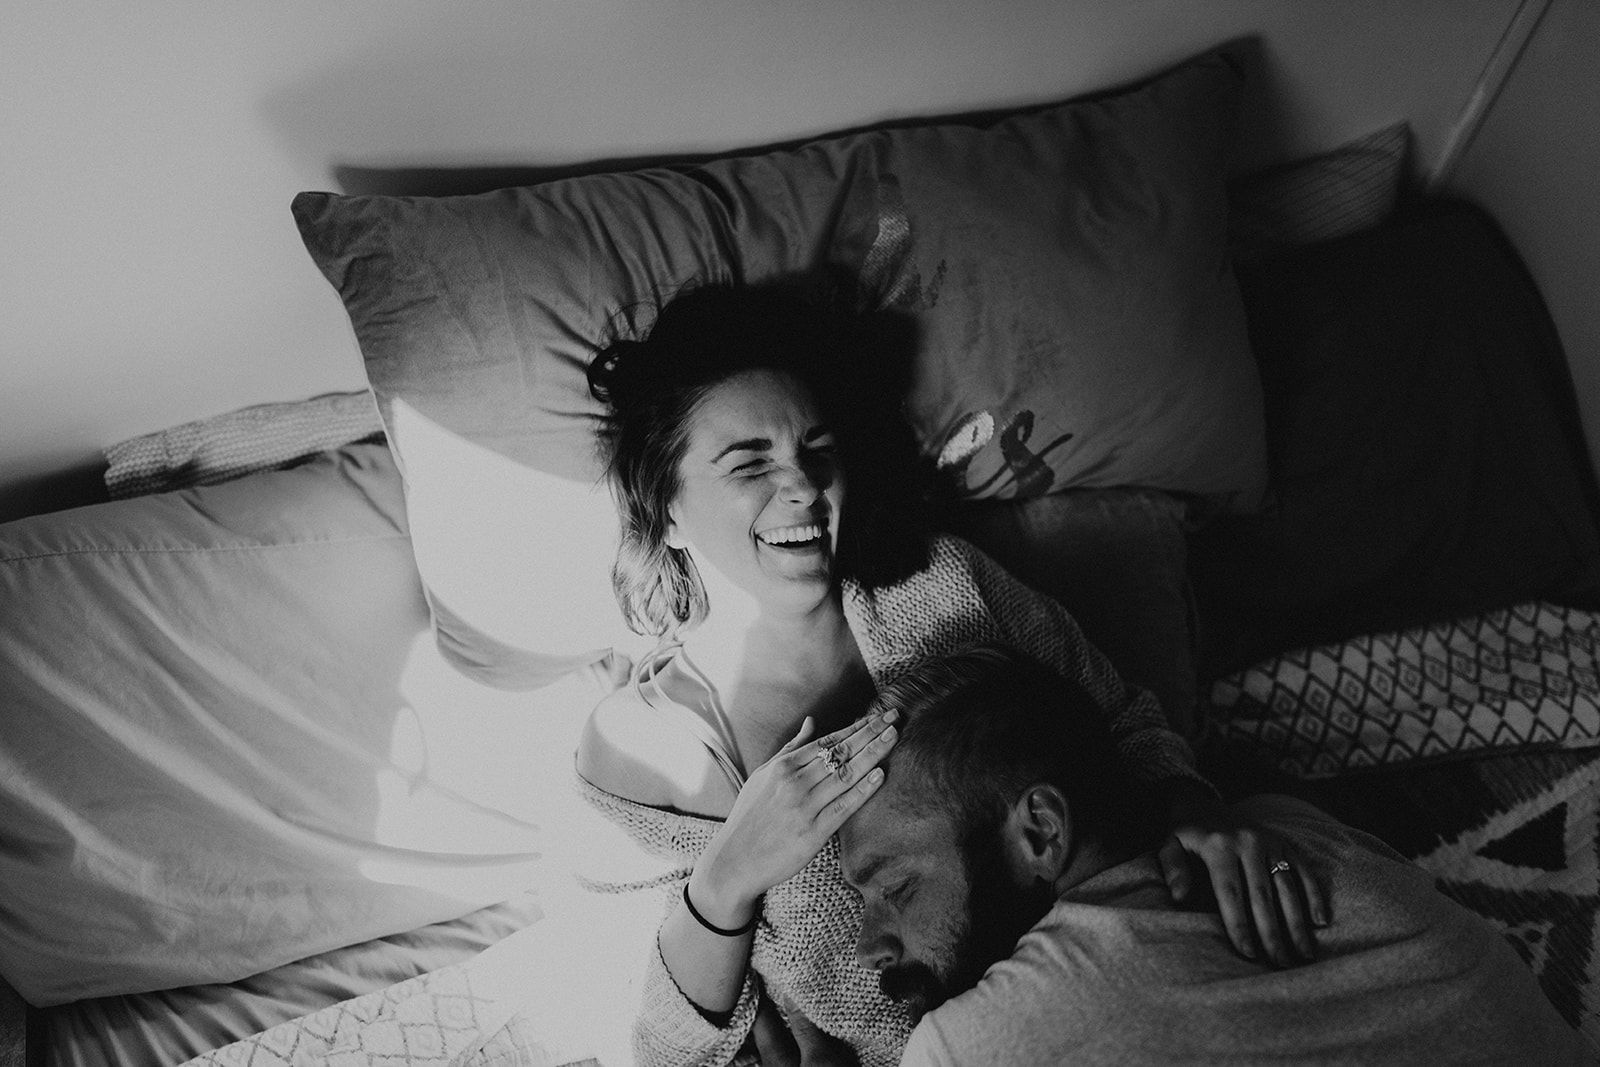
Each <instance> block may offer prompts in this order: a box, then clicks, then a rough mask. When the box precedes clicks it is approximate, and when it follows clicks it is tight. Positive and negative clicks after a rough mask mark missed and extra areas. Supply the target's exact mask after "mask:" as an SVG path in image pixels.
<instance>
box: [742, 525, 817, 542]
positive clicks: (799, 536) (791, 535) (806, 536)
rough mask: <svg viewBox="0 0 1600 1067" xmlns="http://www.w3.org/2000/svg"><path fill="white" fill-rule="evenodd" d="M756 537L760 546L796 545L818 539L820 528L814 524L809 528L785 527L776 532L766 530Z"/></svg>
mask: <svg viewBox="0 0 1600 1067" xmlns="http://www.w3.org/2000/svg"><path fill="white" fill-rule="evenodd" d="M756 536H757V537H758V538H760V540H761V543H762V544H767V545H798V544H805V543H806V542H808V541H815V540H817V539H818V538H820V537H821V536H822V527H821V526H819V525H817V524H815V523H812V524H811V525H809V526H785V527H782V528H781V529H777V530H767V531H765V532H763V533H759V534H756Z"/></svg>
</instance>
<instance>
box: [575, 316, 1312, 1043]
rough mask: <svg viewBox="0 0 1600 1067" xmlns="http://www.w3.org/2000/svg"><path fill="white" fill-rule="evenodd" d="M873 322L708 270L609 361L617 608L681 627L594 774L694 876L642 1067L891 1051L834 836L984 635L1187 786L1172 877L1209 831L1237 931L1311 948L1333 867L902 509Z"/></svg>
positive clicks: (1142, 699) (898, 450)
mask: <svg viewBox="0 0 1600 1067" xmlns="http://www.w3.org/2000/svg"><path fill="white" fill-rule="evenodd" d="M863 321H864V320H862V319H860V318H858V317H855V316H851V315H847V314H843V313H840V312H837V311H834V310H831V309H830V308H829V307H828V306H827V305H824V304H816V303H812V302H811V301H808V300H806V299H804V298H803V297H801V296H799V295H798V294H796V293H794V292H793V291H791V290H789V289H787V288H784V287H780V286H762V287H750V288H742V289H741V288H735V287H707V288H703V289H699V290H695V291H692V292H690V293H688V294H686V295H683V296H680V297H678V298H676V299H674V300H673V301H671V302H670V303H669V304H668V305H667V306H666V307H665V308H663V309H662V311H661V313H660V315H659V317H658V318H657V320H656V322H655V324H654V325H653V327H652V328H651V330H650V334H649V336H648V338H647V340H645V341H641V342H619V343H617V344H614V345H612V346H610V347H609V348H607V349H606V350H605V351H603V352H602V353H601V354H600V355H599V356H598V357H597V358H596V360H595V362H594V363H593V364H592V365H591V367H590V383H591V388H592V389H593V391H594V392H595V395H596V396H597V397H598V398H599V399H601V400H602V401H603V402H605V403H606V404H607V406H608V408H609V419H608V423H607V427H606V432H605V434H604V436H603V446H604V452H605V456H606V459H607V464H608V466H607V471H608V477H609V479H610V482H611V486H612V489H613V492H614V494H615V495H616V498H617V500H618V505H619V510H620V512H621V518H622V527H623V531H622V542H621V549H620V552H619V557H618V562H617V566H616V569H615V571H614V574H613V577H614V583H615V586H616V590H617V595H618V601H619V603H620V605H621V607H622V610H623V613H624V615H625V616H626V618H627V620H628V623H629V625H630V626H631V627H633V628H634V629H635V630H637V631H639V632H641V633H647V634H654V635H659V637H660V638H661V641H660V644H659V645H658V647H657V649H656V651H655V652H654V653H652V654H651V655H650V656H649V657H647V658H646V659H645V660H644V662H642V663H641V664H640V665H639V666H638V668H637V670H636V672H635V675H634V680H633V682H632V684H630V685H628V686H624V687H623V688H622V689H619V690H618V691H617V692H616V693H614V694H612V695H611V696H610V697H608V698H607V699H606V700H604V701H602V702H601V704H600V705H599V706H597V707H596V709H595V711H594V713H593V715H592V716H591V717H590V720H589V722H588V724H587V726H586V728H585V731H584V734H583V738H582V741H581V742H580V746H579V750H578V756H577V769H578V774H579V779H580V790H581V791H582V792H583V794H584V796H585V798H586V799H587V800H588V801H589V802H590V803H591V804H593V805H594V806H595V807H596V808H598V809H599V810H600V811H601V812H602V813H604V814H605V815H607V816H608V817H609V818H611V819H612V820H613V821H615V822H617V823H618V824H620V825H622V826H624V827H625V828H626V829H628V830H629V832H630V833H631V834H632V835H633V836H634V838H635V839H636V840H637V841H638V842H639V843H640V844H641V845H642V846H643V847H644V848H646V849H647V850H650V851H652V852H653V853H654V854H656V855H657V856H659V857H660V858H661V859H662V860H663V861H665V862H666V863H667V865H668V867H669V870H668V872H667V873H666V874H664V875H663V876H662V878H661V879H658V880H657V881H658V882H662V881H664V882H666V883H669V884H672V885H673V886H674V888H676V887H677V885H678V883H679V882H681V883H682V888H681V891H678V892H677V895H676V897H675V898H674V900H673V902H672V904H671V905H670V907H669V910H668V912H667V915H666V917H665V919H664V921H663V922H662V925H661V927H660V931H659V935H658V939H657V951H656V952H655V953H654V954H653V955H652V957H651V961H650V964H649V970H648V973H647V976H646V979H645V993H644V1005H643V1008H642V1013H641V1017H640V1020H639V1023H638V1026H637V1028H636V1034H635V1045H636V1052H637V1054H638V1056H639V1059H640V1062H641V1063H663V1064H665V1063H672V1064H685V1063H705V1064H716V1065H720V1064H723V1063H728V1062H731V1061H732V1060H733V1059H734V1057H735V1056H736V1055H737V1053H738V1052H739V1051H740V1049H741V1047H742V1046H744V1045H745V1043H746V1040H747V1039H749V1040H750V1041H751V1042H752V1043H753V1044H754V1045H755V1046H756V1047H757V1049H758V1050H759V1052H760V1053H761V1054H762V1057H763V1059H765V1060H770V1061H774V1062H781V1061H783V1060H784V1059H786V1058H792V1057H793V1056H795V1055H796V1054H799V1055H803V1056H805V1057H807V1058H814V1059H816V1060H817V1061H819V1062H820V1061H822V1060H823V1059H824V1058H826V1056H827V1055H828V1054H830V1052H832V1051H836V1049H835V1048H834V1047H833V1046H832V1045H831V1042H832V1041H842V1042H843V1043H844V1044H845V1045H847V1046H848V1047H849V1048H850V1049H851V1050H852V1051H853V1052H854V1053H855V1054H856V1056H857V1057H858V1058H859V1061H860V1062H861V1063H862V1064H863V1065H865V1067H870V1065H873V1064H878V1063H883V1064H891V1063H895V1062H897V1061H898V1058H899V1052H900V1049H901V1047H902V1046H903V1044H904V1041H905V1038H906V1035H907V1034H908V1032H909V1028H910V1025H911V1020H910V1019H909V1018H908V1017H907V1016H906V1014H905V1013H904V1011H903V1010H902V1009H901V1008H900V1007H899V1006H898V1005H896V1004H894V1003H893V1002H890V1001H889V1000H888V999H887V998H885V997H884V996H883V995H882V993H881V991H880V990H879V989H878V988H877V986H876V981H875V979H874V977H873V976H872V975H871V974H870V973H868V972H866V971H865V970H863V969H861V968H860V967H859V966H858V965H857V964H856V963H855V961H854V952H853V943H854V936H855V929H856V926H857V925H858V924H859V917H860V912H859V901H858V900H857V899H856V898H855V896H854V894H853V893H852V892H851V891H850V890H849V889H848V888H847V887H846V886H845V884H844V882H843V880H842V878H841V877H840V875H839V871H838V859H837V845H836V844H835V843H834V842H833V840H832V838H833V834H834V831H835V830H837V829H838V827H839V826H840V825H841V824H842V823H843V821H844V820H845V819H846V818H847V817H848V816H849V815H850V813H851V812H852V811H854V810H855V808H856V807H858V806H859V805H860V803H861V802H862V801H864V800H865V798H866V797H867V796H869V795H870V793H871V791H872V790H873V789H874V788H876V786H877V783H878V780H879V778H880V777H881V776H880V775H875V774H874V772H873V767H874V765H875V764H876V763H877V762H878V761H879V760H880V759H882V757H883V755H884V754H885V753H886V752H887V751H888V750H889V748H890V747H891V746H892V745H893V742H894V727H893V723H892V722H888V721H885V720H883V719H882V718H870V719H867V720H864V721H862V722H856V721H855V720H856V717H857V716H858V715H859V714H860V713H861V711H862V710H863V709H864V708H865V707H866V705H867V703H868V701H869V700H870V698H871V696H872V693H873V692H874V689H875V686H877V685H880V684H882V683H883V682H884V681H886V680H888V679H889V678H891V677H893V676H894V675H895V674H896V673H898V672H899V671H901V670H903V669H905V668H906V667H908V666H910V665H912V664H913V663H916V662H918V661H920V660H921V659H923V658H925V657H926V656H929V655H934V654H938V653H940V652H944V651H949V650H953V649H954V648H956V647H959V646H961V645H965V644H969V643H971V642H974V641H978V640H986V639H987V640H994V639H998V640H1005V641H1009V642H1011V643H1013V644H1015V645H1017V646H1019V647H1021V648H1023V649H1026V650H1027V651H1029V652H1030V653H1032V654H1033V655H1034V656H1036V657H1037V658H1040V659H1042V660H1044V661H1045V662H1046V663H1048V664H1049V665H1050V666H1052V667H1053V668H1054V669H1056V670H1057V671H1059V672H1061V673H1063V674H1065V675H1068V676H1070V677H1072V678H1074V679H1076V680H1077V681H1079V682H1080V683H1081V684H1083V685H1084V686H1085V688H1087V689H1088V690H1089V691H1090V692H1091V693H1092V694H1093V695H1094V696H1095V697H1096V699H1097V701H1098V703H1099V704H1100V705H1101V706H1102V707H1103V708H1105V709H1106V711H1107V714H1108V717H1109V719H1110V724H1111V727H1112V730H1113V732H1114V734H1115V736H1116V737H1117V739H1118V748H1119V750H1120V751H1121V752H1122V753H1123V755H1124V756H1126V757H1127V758H1128V759H1129V762H1130V763H1131V764H1133V765H1135V766H1136V767H1137V768H1138V769H1139V770H1140V772H1141V773H1142V775H1143V776H1144V777H1145V778H1146V779H1148V780H1149V781H1150V782H1151V783H1152V785H1153V787H1155V788H1160V789H1162V790H1164V791H1165V793H1166V795H1167V796H1168V797H1169V799H1170V801H1171V804H1172V811H1173V818H1172V825H1173V829H1174V833H1175V835H1176V836H1175V837H1174V839H1173V840H1171V841H1169V843H1168V848H1167V850H1166V851H1165V852H1164V859H1165V861H1166V863H1167V867H1168V870H1169V881H1170V883H1171V884H1172V887H1173V891H1174V895H1175V896H1179V897H1182V896H1186V895H1188V894H1189V893H1190V891H1191V888H1192V887H1191V885H1190V884H1189V883H1190V874H1189V869H1188V858H1187V855H1186V850H1187V851H1190V852H1193V853H1195V854H1196V855H1198V856H1199V857H1200V858H1201V859H1202V860H1203V861H1204V863H1205V865H1206V867H1207V869H1208V871H1209V872H1210V875H1211V888H1212V890H1213V892H1214V893H1215V895H1216V898H1217V900H1218V904H1219V908H1220V910H1221V911H1222V913H1223V916H1224V920H1225V923H1226V925H1227V927H1228V930H1229V934H1230V937H1231V938H1232V939H1233V941H1234V943H1235V944H1236V945H1237V946H1238V947H1239V949H1240V951H1243V952H1245V953H1246V954H1253V953H1255V952H1257V951H1263V950H1264V951H1266V952H1267V953H1268V954H1269V955H1270V956H1271V957H1272V958H1273V959H1275V960H1278V961H1281V962H1289V961H1290V960H1291V959H1292V958H1294V955H1295V954H1296V953H1298V954H1300V955H1302V956H1308V955H1309V954H1310V952H1311V951H1312V945H1311V941H1310V936H1311V935H1310V932H1309V927H1310V925H1311V924H1312V922H1313V920H1315V921H1317V922H1320V921H1321V920H1323V919H1324V918H1325V915H1324V914H1323V913H1324V911H1325V907H1324V904H1323V899H1322V895H1321V888H1320V886H1319V885H1318V883H1317V882H1316V881H1315V880H1314V879H1312V878H1310V877H1308V876H1307V874H1306V873H1305V872H1301V871H1299V870H1298V868H1296V867H1295V866H1294V862H1293V860H1294V854H1293V848H1292V845H1291V844H1290V843H1289V842H1286V841H1282V840H1279V839H1277V838H1275V837H1272V836H1270V835H1268V834H1265V833H1263V832H1261V831H1258V830H1256V829H1253V828H1250V827H1240V826H1237V825H1234V824H1233V823H1232V822H1230V821H1229V819H1228V817H1227V816H1226V815H1225V813H1224V809H1223V808H1222V806H1221V805H1220V803H1219V801H1218V799H1217V797H1216V795H1215V793H1214V792H1213V791H1211V790H1210V788H1209V786H1207V785H1206V784H1205V783H1204V782H1203V781H1202V780H1201V779H1199V778H1198V776H1197V775H1196V773H1195V771H1194V769H1193V764H1192V755H1191V754H1190V752H1189V750H1188V748H1187V746H1186V745H1185V743H1184V742H1183V741H1182V739H1181V738H1179V737H1178V736H1177V735H1176V734H1175V733H1173V732H1172V730H1171V729H1170V728H1169V727H1168V725H1167V723H1166V720H1165V718H1164V717H1163V716H1162V714H1161V712H1160V709H1159V708H1158V707H1157V705H1156V704H1155V701H1154V699H1153V698H1151V697H1150V696H1149V694H1147V693H1144V692H1143V691H1140V690H1136V689H1133V688H1131V687H1129V686H1126V685H1125V684H1124V683H1123V682H1122V681H1121V679H1120V678H1119V677H1118V676H1117V674H1116V672H1115V670H1114V669H1113V668H1112V667H1111V665H1110V664H1109V663H1108V662H1107V661H1106V660H1105V658H1104V657H1103V656H1101V655H1100V654H1099V653H1098V652H1097V651H1096V650H1095V649H1094V648H1093V647H1092V646H1090V645H1089V644H1088V643H1087V641H1085V640H1084V638H1083V636H1082V634H1081V633H1080V631H1079V630H1078V627H1077V625H1076V624H1075V623H1074V622H1073V621H1072V619H1071V617H1070V616H1069V615H1068V614H1067V613H1066V612H1065V611H1064V610H1063V609H1062V608H1061V607H1060V606H1059V605H1057V604H1056V603H1055V602H1053V601H1051V600H1050V599H1049V598H1047V597H1043V596H1041V595H1039V594H1036V593H1034V592H1032V591H1031V590H1028V589H1026V588H1025V587H1023V586H1022V585H1020V584H1019V583H1017V582H1016V581H1015V580H1013V579H1012V578H1010V577H1009V575H1007V574H1006V573H1005V572H1004V571H1002V570H1001V569H1000V568H999V567H998V566H996V565H995V564H994V563H993V562H992V561H990V560H988V559H987V557H985V556H983V555H982V553H980V552H978V551H977V550H976V549H975V548H973V547H972V546H970V545H968V544H966V543H964V542H961V541H959V540H957V539H955V538H950V537H934V538H930V539H920V538H910V537H905V536H901V535H902V534H904V533H905V531H904V530H903V529H902V530H898V531H897V530H896V529H895V527H896V522H897V520H900V519H903V518H904V517H905V510H904V507H903V505H904V503H905V502H906V501H907V500H909V499H910V494H908V493H907V492H905V490H906V489H907V488H908V487H909V486H910V485H911V483H912V479H911V478H910V471H909V470H908V469H906V468H904V466H903V462H898V463H897V462H884V460H885V457H886V455H887V456H888V458H889V459H890V460H892V461H903V460H904V459H905V458H906V456H907V445H906V442H907V441H908V440H909V438H908V437H907V436H906V435H905V434H904V433H902V432H899V431H901V430H903V424H896V422H895V420H894V418H893V416H892V412H893V408H892V406H886V405H887V403H888V402H889V401H890V399H891V397H892V396H893V395H897V394H896V390H898V389H899V388H900V387H901V383H900V382H899V381H898V380H897V379H896V377H895V375H893V374H891V373H885V370H886V368H888V367H889V362H888V356H887V354H886V353H885V352H882V351H877V350H874V349H873V347H872V346H873V343H874V341H875V340H882V338H881V336H880V337H877V338H869V337H867V336H866V335H865V333H864V332H863V330H862V329H861V324H862V322H863ZM890 430H894V431H895V432H889V431H890ZM896 441H898V442H899V445H898V446H895V445H894V444H893V442H896ZM897 468H898V470H897ZM846 471H848V472H850V474H851V476H852V478H853V479H854V480H853V481H851V482H849V483H848V488H849V490H850V495H849V500H850V501H851V505H850V510H849V511H848V512H847V511H846V509H845V502H846V499H847V497H846V489H847V479H846V477H845V473H846ZM885 472H889V473H888V474H887V475H886V473H885ZM858 475H859V476H858ZM902 525H903V524H902ZM1258 940H1259V944H1258ZM757 976H759V981H758V980H757ZM774 1002H776V1003H778V1004H781V1005H782V1006H783V1009H784V1013H785V1014H786V1015H787V1017H788V1020H789V1025H788V1027H787V1028H786V1027H785V1026H784V1025H783V1024H782V1023H781V1021H780V1020H779V1018H778V1015H777V1012H776V1011H775V1009H774V1007H773V1004H774ZM829 1035H831V1036H829Z"/></svg>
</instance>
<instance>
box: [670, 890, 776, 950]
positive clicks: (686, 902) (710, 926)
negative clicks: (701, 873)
mask: <svg viewBox="0 0 1600 1067" xmlns="http://www.w3.org/2000/svg"><path fill="white" fill-rule="evenodd" d="M683 906H684V907H686V908H688V909H689V914H690V915H693V916H694V921H695V922H697V923H699V924H700V925H701V926H704V927H705V928H706V929H707V930H710V931H711V932H712V933H714V934H716V935H717V936H718V937H743V936H744V935H745V934H748V933H749V932H750V931H751V930H754V929H755V928H756V916H757V915H759V914H760V912H759V910H758V911H757V912H756V913H754V914H752V915H751V916H750V921H749V922H747V923H745V924H744V925H743V926H741V927H739V928H738V929H737V930H725V929H723V928H722V927H720V926H718V925H717V924H716V923H713V922H711V921H710V920H708V919H707V918H706V917H705V916H704V915H701V914H700V911H699V909H697V908H696V907H695V906H694V901H692V900H690V899H689V883H688V882H685V883H683Z"/></svg>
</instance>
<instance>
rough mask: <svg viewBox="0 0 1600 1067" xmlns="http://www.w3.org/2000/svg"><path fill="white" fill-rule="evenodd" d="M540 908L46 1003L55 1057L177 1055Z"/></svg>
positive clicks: (398, 972) (409, 965)
mask: <svg viewBox="0 0 1600 1067" xmlns="http://www.w3.org/2000/svg"><path fill="white" fill-rule="evenodd" d="M541 914H542V911H541V908H540V906H539V902H538V895H537V894H536V893H532V892H529V893H524V894H521V895H519V896H517V897H515V898H513V899H511V900H508V901H504V902H502V903H500V904H496V905H492V906H490V907H487V908H482V909H479V910H478V911H475V912H473V913H471V914H470V915H466V916H463V917H461V918H459V919H455V920H452V921H450V922H443V923H435V924H433V925H431V926H426V927H423V928H421V929H418V930H413V931H409V932H406V933H402V934H396V935H394V936H391V937H383V938H377V939H375V940H372V941H366V942H362V943H361V944H358V945H352V946H350V947H348V948H343V949H335V950H333V951H331V952H325V953H321V954H319V955H316V956H312V957H310V958H308V959H304V960H299V961H296V962H294V963H290V964H286V965H284V966H282V967H277V968H274V969H273V970H270V971H267V972H265V973H263V974H259V975H255V976H253V977H251V978H247V979H244V980H242V981H239V982H233V983H227V984H210V985H199V986H187V987H183V988H179V989H172V990H163V991H160V992H154V993H141V994H133V995H128V996H115V997H98V998H95V999H93V1000H86V1001H80V1002H78V1003H75V1004H66V1005H61V1006H59V1007H55V1008H48V1009H44V1010H43V1011H41V1012H40V1013H39V1029H38V1033H39V1035H40V1037H41V1038H42V1044H43V1045H44V1048H45V1052H44V1062H45V1063H46V1064H49V1065H50V1067H129V1065H134V1064H150V1065H156V1064H173V1063H178V1062H181V1061H183V1060H186V1059H190V1058H192V1057H194V1056H197V1055H200V1054H201V1053H203V1052H206V1051H208V1050H210V1049H213V1048H216V1047H218V1046H220V1045H224V1044H228V1043H230V1042H232V1041H235V1040H237V1039H238V1038H240V1037H244V1036H247V1035H250V1034H255V1033H258V1032H260V1031H262V1030H267V1029H270V1028H272V1027H274V1026H277V1025H279V1024H281V1023H283V1022H286V1021H288V1020H291V1019H295V1018H298V1017H300V1016H302V1015H307V1014H310V1013H312V1012H315V1011H318V1010H320V1009H322V1008H325V1007H327V1006H329V1005H333V1004H338V1003H340V1002H342V1001H345V1000H350V999H353V998H356V997H360V996H364V995H367V994H369V993H373V992H377V991H379V990H382V989H386V988H388V987H390V986H392V985H395V984H396V983H400V982H403V981H406V980H408V979H412V978H415V977H416V976H418V975H421V974H426V973H428V972H430V971H436V970H440V969H444V968H448V967H451V966H454V965H457V964H460V963H463V962H465V961H467V960H469V959H471V958H473V957H474V956H475V955H476V954H478V953H480V952H482V951H484V950H485V949H487V948H489V947H490V946H492V945H494V944H496V943H497V942H500V941H502V940H504V939H505V938H506V937H508V936H510V935H512V934H514V933H515V932H516V931H518V930H521V929H523V928H525V927H527V926H529V925H530V924H532V923H533V922H535V921H537V920H538V919H539V918H540V916H541Z"/></svg>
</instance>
